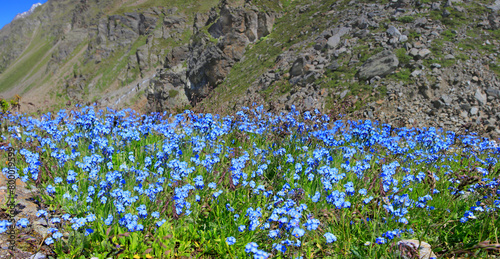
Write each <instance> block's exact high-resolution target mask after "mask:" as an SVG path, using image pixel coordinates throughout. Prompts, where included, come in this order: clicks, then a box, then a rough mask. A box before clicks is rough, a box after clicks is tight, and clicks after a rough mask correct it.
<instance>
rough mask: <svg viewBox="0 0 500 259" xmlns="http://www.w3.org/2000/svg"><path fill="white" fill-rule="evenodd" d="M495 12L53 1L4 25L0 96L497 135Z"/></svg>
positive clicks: (402, 0)
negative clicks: (251, 111) (291, 115)
mask: <svg viewBox="0 0 500 259" xmlns="http://www.w3.org/2000/svg"><path fill="white" fill-rule="evenodd" d="M498 9H499V8H498V4H497V2H496V1H492V0H490V1H462V0H448V1H430V0H421V1H412V0H399V1H377V2H373V1H363V0H351V1H347V0H345V1H333V0H332V1H319V2H318V1H309V0H304V1H290V0H281V1H265V0H254V1H250V0H247V1H220V2H219V1H202V2H201V1H176V0H164V1H161V0H143V1H131V0H130V1H125V0H123V1H119V0H106V1H96V0H82V1H79V2H74V1H64V0H59V1H48V2H47V4H44V5H43V6H42V7H40V8H37V9H36V11H35V13H34V14H32V15H30V16H29V17H27V18H24V19H19V20H16V21H14V22H13V23H12V24H10V25H9V26H8V27H7V28H4V30H2V31H0V46H2V48H1V51H0V57H1V58H2V60H4V61H5V62H4V64H7V65H8V66H3V67H0V72H1V74H0V88H1V89H0V90H1V91H2V94H3V97H6V98H9V97H11V96H13V95H14V94H22V98H23V101H22V104H23V106H22V110H23V111H27V112H33V111H36V110H37V109H42V110H43V109H56V108H62V107H65V106H67V105H69V104H74V103H90V102H97V103H98V105H101V106H110V107H113V108H122V107H133V108H136V109H139V110H141V111H148V112H149V111H158V112H163V111H169V112H179V111H182V110H184V109H186V108H190V109H191V108H194V109H195V110H197V111H206V112H217V113H222V114H227V113H230V112H231V111H233V110H235V109H238V108H240V107H242V106H251V105H252V104H254V103H256V104H263V105H264V106H265V108H266V109H268V110H274V111H278V112H279V111H285V110H290V109H291V108H292V106H295V107H296V108H297V109H299V110H303V111H305V110H311V111H312V110H314V109H318V110H321V111H323V112H330V113H331V116H332V118H338V117H339V116H340V114H349V116H352V117H356V118H366V119H377V120H380V121H382V122H387V123H391V124H394V125H398V126H407V127H413V126H420V127H423V126H433V127H442V128H445V129H451V130H455V131H458V130H465V129H469V130H476V131H479V132H480V133H481V134H483V135H484V136H488V137H492V138H498V136H499V134H500V117H499V115H498V114H500V110H499V108H498V107H499V106H500V80H499V75H500V65H499V63H498V56H497V55H498V54H497V53H498V52H499V51H500V49H499V48H500V47H499V46H500V45H499V44H500V42H499V41H498V39H499V38H500V30H499V28H500V21H499V14H498V12H499V10H498ZM14 42H15V43H16V44H14ZM17 43H19V44H17ZM4 50H5V51H4ZM27 103H32V104H33V106H31V105H27Z"/></svg>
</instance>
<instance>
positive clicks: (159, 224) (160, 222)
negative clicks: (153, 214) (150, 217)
mask: <svg viewBox="0 0 500 259" xmlns="http://www.w3.org/2000/svg"><path fill="white" fill-rule="evenodd" d="M165 222H167V221H166V220H165V219H162V220H160V221H158V222H156V226H157V227H161V226H162V225H163V224H165Z"/></svg>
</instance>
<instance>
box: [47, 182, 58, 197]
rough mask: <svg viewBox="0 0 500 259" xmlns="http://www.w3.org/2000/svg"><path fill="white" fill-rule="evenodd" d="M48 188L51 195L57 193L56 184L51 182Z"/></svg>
mask: <svg viewBox="0 0 500 259" xmlns="http://www.w3.org/2000/svg"><path fill="white" fill-rule="evenodd" d="M46 190H47V193H48V194H49V195H52V194H54V193H56V188H54V186H52V185H50V184H49V185H48V186H47V188H46Z"/></svg>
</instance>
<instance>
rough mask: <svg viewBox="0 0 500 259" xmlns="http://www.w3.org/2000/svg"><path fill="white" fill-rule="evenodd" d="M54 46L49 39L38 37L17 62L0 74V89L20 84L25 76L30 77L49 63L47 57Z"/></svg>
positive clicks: (4, 89)
mask: <svg viewBox="0 0 500 259" xmlns="http://www.w3.org/2000/svg"><path fill="white" fill-rule="evenodd" d="M51 48H52V44H51V42H50V41H49V40H46V39H42V38H39V37H38V38H36V40H34V41H33V42H32V43H31V44H30V45H29V46H28V48H27V49H26V51H25V52H24V54H23V55H21V57H19V58H18V60H21V59H23V60H22V61H18V62H17V63H16V64H14V65H13V66H11V67H10V69H9V70H8V71H5V72H3V73H2V74H0V91H6V90H9V89H11V88H12V87H14V86H15V85H17V84H19V83H20V82H21V81H22V80H23V79H24V78H27V77H29V76H28V75H32V74H33V73H36V72H38V71H39V69H40V68H41V67H42V66H44V65H45V64H47V62H48V60H49V57H50V55H49V56H48V57H45V58H44V56H45V55H47V54H48V51H49V50H50V49H51Z"/></svg>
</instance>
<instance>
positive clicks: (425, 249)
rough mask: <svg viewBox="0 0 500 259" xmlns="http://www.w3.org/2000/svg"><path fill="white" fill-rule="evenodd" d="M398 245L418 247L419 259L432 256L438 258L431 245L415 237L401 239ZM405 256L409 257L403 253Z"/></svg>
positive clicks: (426, 258) (427, 258) (428, 258)
mask: <svg viewBox="0 0 500 259" xmlns="http://www.w3.org/2000/svg"><path fill="white" fill-rule="evenodd" d="M398 245H401V246H406V247H408V248H409V247H411V248H413V249H416V250H417V251H418V258H419V259H430V258H437V256H436V254H434V252H432V249H431V245H429V244H428V243H426V242H424V241H418V240H415V239H408V240H401V241H399V242H398ZM402 256H403V258H409V257H407V256H405V255H404V254H403V255H402Z"/></svg>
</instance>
